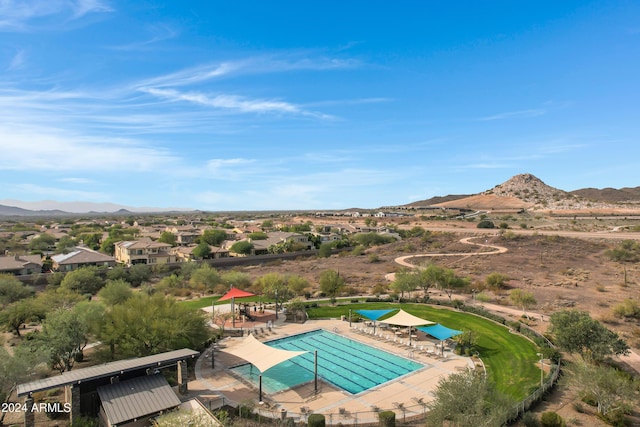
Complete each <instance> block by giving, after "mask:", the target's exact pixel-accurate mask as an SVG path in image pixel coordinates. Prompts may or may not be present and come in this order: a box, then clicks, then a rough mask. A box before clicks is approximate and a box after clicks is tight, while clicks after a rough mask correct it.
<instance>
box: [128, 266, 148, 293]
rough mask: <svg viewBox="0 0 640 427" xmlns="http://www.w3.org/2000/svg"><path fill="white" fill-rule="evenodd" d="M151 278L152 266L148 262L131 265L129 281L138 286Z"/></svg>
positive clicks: (135, 286)
mask: <svg viewBox="0 0 640 427" xmlns="http://www.w3.org/2000/svg"><path fill="white" fill-rule="evenodd" d="M150 278H151V268H149V266H148V265H146V264H134V265H132V266H131V267H129V274H128V279H127V280H128V281H129V283H131V286H133V287H134V288H137V287H138V286H140V285H142V284H143V283H144V282H146V281H148V280H149V279H150Z"/></svg>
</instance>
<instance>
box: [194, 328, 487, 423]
mask: <svg viewBox="0 0 640 427" xmlns="http://www.w3.org/2000/svg"><path fill="white" fill-rule="evenodd" d="M353 325H354V326H356V325H357V326H358V327H362V326H363V324H362V323H359V324H355V323H354V324H353ZM315 329H325V330H329V331H332V332H334V333H337V334H340V335H342V336H345V337H348V338H350V339H353V340H356V341H359V342H361V343H364V344H368V345H371V346H374V347H377V348H379V349H381V350H385V351H388V352H390V353H394V354H396V355H398V356H401V357H405V358H408V359H411V360H413V361H416V362H418V363H420V364H422V365H423V366H424V367H423V368H421V369H419V370H418V371H415V372H413V373H411V374H409V375H405V376H403V377H400V378H397V379H395V380H392V381H389V382H387V383H385V384H382V385H380V386H377V387H374V388H372V389H370V390H367V391H364V392H361V393H358V394H355V395H353V394H350V393H348V392H346V391H344V390H341V389H338V388H336V387H335V386H333V385H331V384H329V383H325V382H324V381H319V390H318V391H317V392H316V391H315V390H314V384H313V383H311V384H302V385H300V386H297V387H294V388H292V389H288V390H284V391H281V392H278V393H275V394H272V395H267V394H266V393H263V394H264V396H263V401H264V402H265V403H264V404H263V405H262V406H260V411H261V413H262V414H263V415H265V416H272V417H278V416H280V415H281V414H282V413H283V411H286V413H287V416H288V417H293V418H294V419H296V420H297V421H305V419H306V416H308V414H310V413H313V412H316V413H322V414H325V416H326V417H327V422H328V423H329V422H330V421H332V423H333V424H336V423H338V422H339V423H342V424H354V423H363V422H373V423H377V422H378V417H377V410H395V411H396V413H397V415H396V416H397V417H406V418H407V419H409V418H410V417H421V416H423V415H424V411H425V409H426V406H425V404H426V402H428V401H429V400H431V399H432V396H433V394H432V391H433V389H434V388H435V387H436V386H437V384H438V382H439V380H440V379H441V378H443V377H446V376H448V375H450V374H452V373H455V372H460V371H463V370H466V369H473V368H474V367H475V366H474V363H473V362H472V361H471V359H470V358H468V357H460V356H456V355H453V354H452V353H451V352H445V355H446V356H447V357H446V358H443V357H436V356H434V355H432V354H427V352H426V351H423V350H420V347H419V346H427V347H430V348H432V347H433V346H434V344H435V342H434V341H426V340H422V341H418V342H417V344H418V347H417V348H416V347H408V346H406V345H400V344H398V343H394V342H393V341H392V340H389V341H387V340H385V339H384V338H383V339H381V338H375V337H373V336H372V335H370V334H365V333H362V332H358V331H357V330H356V328H350V327H349V323H348V322H346V321H341V320H310V321H307V322H306V323H304V324H284V323H282V320H279V321H278V322H276V323H275V327H274V328H273V329H272V331H271V333H266V332H265V334H264V335H262V336H259V338H260V339H261V340H263V341H268V340H271V339H276V338H281V337H285V336H290V335H295V334H299V333H303V332H307V331H311V330H315ZM379 331H380V330H379ZM387 335H390V336H392V335H391V332H388V333H387ZM242 339H243V338H225V339H224V340H222V341H221V343H220V346H219V348H217V349H216V350H215V352H214V356H215V359H214V363H213V364H214V367H212V363H211V354H212V350H211V349H210V350H208V351H207V352H205V353H204V355H203V356H201V357H200V358H199V359H198V361H197V363H196V369H195V373H196V381H193V382H191V383H190V384H189V387H190V390H191V392H192V393H196V394H199V395H200V396H201V398H202V399H203V400H205V402H208V405H209V406H210V407H212V408H217V407H220V406H222V405H225V404H226V405H231V406H237V405H239V404H247V403H249V402H250V403H251V405H257V401H258V390H257V388H256V387H255V386H254V385H251V384H248V383H247V382H246V381H245V380H242V379H240V378H239V377H237V376H235V375H234V374H232V373H231V372H230V371H229V370H228V367H231V366H234V365H237V364H239V363H243V361H242V360H239V359H238V358H236V357H234V356H232V355H230V354H229V353H225V351H224V350H225V349H226V348H232V347H233V346H234V345H237V344H238V343H240V342H241V341H242ZM420 399H421V400H420ZM256 408H257V406H256ZM330 418H331V420H330ZM398 419H402V418H398Z"/></svg>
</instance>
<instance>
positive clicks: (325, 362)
mask: <svg viewBox="0 0 640 427" xmlns="http://www.w3.org/2000/svg"><path fill="white" fill-rule="evenodd" d="M265 344H267V345H269V346H272V347H276V348H280V349H283V350H296V351H300V350H306V351H308V353H305V354H302V355H300V356H296V357H294V358H292V359H289V360H288V361H286V362H283V363H281V364H279V365H276V366H274V367H272V368H270V369H268V370H267V371H266V372H265V373H263V375H262V387H263V389H264V390H265V391H266V392H268V393H276V392H278V391H282V390H286V389H288V388H291V387H295V386H297V385H299V384H304V383H307V382H309V381H313V379H314V375H313V372H314V351H315V350H317V351H318V377H319V378H321V379H322V380H324V381H326V382H328V383H331V384H333V385H335V386H336V387H339V388H341V389H343V390H345V391H347V392H349V393H353V394H357V393H360V392H362V391H365V390H368V389H370V388H373V387H376V386H378V385H380V384H384V383H386V382H387V381H391V380H393V379H396V378H398V377H401V376H403V375H406V374H408V373H410V372H413V371H416V370H418V369H420V368H422V367H423V365H421V364H420V363H416V362H414V361H412V360H409V359H405V358H403V357H400V356H396V355H395V354H392V353H389V352H386V351H383V350H379V349H377V348H374V347H371V346H368V345H366V344H362V343H360V342H357V341H354V340H351V339H349V338H345V337H343V336H341V335H337V334H334V333H332V332H329V331H326V330H322V329H321V330H315V331H311V332H306V333H303V334H298V335H293V336H290V337H286V338H281V339H277V340H273V341H268V342H265ZM232 370H233V371H234V372H235V373H237V374H239V375H241V376H242V377H243V378H245V379H248V380H249V381H250V382H252V383H254V384H256V385H257V384H258V377H259V375H260V371H258V369H257V368H255V367H254V366H253V365H251V364H249V363H247V364H244V365H240V366H236V367H234V368H232Z"/></svg>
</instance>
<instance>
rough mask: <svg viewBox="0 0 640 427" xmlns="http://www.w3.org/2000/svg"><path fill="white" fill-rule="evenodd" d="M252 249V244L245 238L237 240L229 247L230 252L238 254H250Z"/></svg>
mask: <svg viewBox="0 0 640 427" xmlns="http://www.w3.org/2000/svg"><path fill="white" fill-rule="evenodd" d="M252 250H253V244H252V243H251V242H249V241H247V240H241V241H239V242H236V243H234V244H233V245H231V247H230V248H229V251H230V252H233V253H236V254H239V255H251V251H252Z"/></svg>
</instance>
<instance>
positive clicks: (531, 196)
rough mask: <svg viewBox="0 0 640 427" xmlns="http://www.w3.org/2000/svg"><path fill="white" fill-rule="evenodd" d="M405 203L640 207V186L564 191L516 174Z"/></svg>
mask: <svg viewBox="0 0 640 427" xmlns="http://www.w3.org/2000/svg"><path fill="white" fill-rule="evenodd" d="M403 206H404V207H417V206H436V207H446V208H463V209H540V210H542V209H546V210H585V209H614V208H627V209H628V208H636V209H640V187H634V188H622V189H619V190H618V189H614V188H604V189H597V188H585V189H581V190H574V191H564V190H559V189H557V188H554V187H551V186H549V185H547V184H545V183H544V182H543V181H542V180H540V179H539V178H537V177H536V176H534V175H531V174H528V173H525V174H520V175H515V176H513V177H512V178H510V179H509V180H507V181H505V182H504V183H502V184H499V185H496V186H495V187H494V188H492V189H490V190H487V191H484V192H482V193H479V194H461V195H449V196H445V197H433V198H430V199H426V200H421V201H417V202H412V203H409V204H407V205H403Z"/></svg>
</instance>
